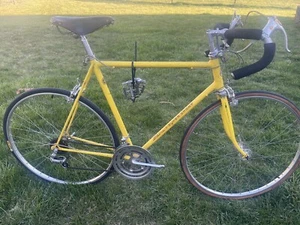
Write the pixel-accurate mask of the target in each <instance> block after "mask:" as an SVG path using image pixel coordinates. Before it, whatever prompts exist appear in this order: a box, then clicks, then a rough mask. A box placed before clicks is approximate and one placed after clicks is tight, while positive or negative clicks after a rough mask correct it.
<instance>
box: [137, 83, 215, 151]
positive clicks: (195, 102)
mask: <svg viewBox="0 0 300 225" xmlns="http://www.w3.org/2000/svg"><path fill="white" fill-rule="evenodd" d="M215 89H216V84H215V82H213V83H212V84H211V85H209V86H208V87H207V88H206V89H205V90H204V91H203V92H201V94H199V95H198V96H197V97H196V98H195V99H194V100H193V101H191V102H190V103H189V104H188V105H187V106H186V107H185V108H184V109H183V110H181V111H180V112H179V113H178V114H177V115H176V116H175V117H174V118H173V119H172V120H170V122H168V123H167V124H166V125H165V126H164V127H163V128H162V129H161V130H160V131H158V132H157V133H156V134H155V135H154V136H153V137H152V138H151V139H149V141H147V143H145V144H144V145H143V148H144V149H148V148H149V147H151V146H152V145H153V144H154V143H155V142H156V141H158V140H159V139H160V138H161V137H162V136H163V135H164V134H165V133H166V132H167V131H168V130H170V129H171V128H172V127H173V126H174V125H175V124H176V123H177V122H178V121H179V120H181V119H182V118H183V117H184V116H185V115H186V114H188V113H189V112H190V111H191V110H192V109H193V108H194V107H195V106H196V105H198V104H199V103H200V102H201V101H202V100H203V99H204V98H205V97H206V96H208V95H209V94H210V93H212V92H213V91H214V90H215Z"/></svg>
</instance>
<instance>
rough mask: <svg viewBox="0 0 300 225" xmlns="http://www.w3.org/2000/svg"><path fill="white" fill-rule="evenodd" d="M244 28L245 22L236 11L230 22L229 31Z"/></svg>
mask: <svg viewBox="0 0 300 225" xmlns="http://www.w3.org/2000/svg"><path fill="white" fill-rule="evenodd" d="M239 25H240V26H241V27H242V26H243V25H244V24H243V22H242V19H241V16H240V15H236V11H234V14H233V16H232V20H231V22H230V25H229V29H233V28H235V27H237V26H239Z"/></svg>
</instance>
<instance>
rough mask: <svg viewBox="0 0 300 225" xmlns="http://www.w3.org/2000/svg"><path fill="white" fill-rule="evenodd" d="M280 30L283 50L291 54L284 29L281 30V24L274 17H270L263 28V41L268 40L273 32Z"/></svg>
mask: <svg viewBox="0 0 300 225" xmlns="http://www.w3.org/2000/svg"><path fill="white" fill-rule="evenodd" d="M275 30H280V31H282V33H283V35H284V39H285V49H286V51H287V52H291V50H290V49H289V47H288V37H287V34H286V31H285V29H284V28H283V26H282V24H281V22H280V21H279V20H278V19H277V18H276V16H270V17H268V23H267V24H266V26H265V27H264V28H263V39H266V40H267V39H269V38H270V36H271V34H272V33H273V31H275Z"/></svg>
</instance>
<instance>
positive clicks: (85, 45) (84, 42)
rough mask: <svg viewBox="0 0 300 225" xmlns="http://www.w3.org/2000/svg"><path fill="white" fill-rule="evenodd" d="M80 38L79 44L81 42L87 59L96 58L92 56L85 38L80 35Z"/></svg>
mask: <svg viewBox="0 0 300 225" xmlns="http://www.w3.org/2000/svg"><path fill="white" fill-rule="evenodd" d="M80 38H81V42H82V44H83V46H84V48H85V51H86V53H87V55H88V56H89V58H90V59H95V58H96V57H95V55H94V53H93V51H92V49H91V46H90V44H89V42H88V40H87V39H86V37H85V36H84V35H81V36H80Z"/></svg>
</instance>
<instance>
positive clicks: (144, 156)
mask: <svg viewBox="0 0 300 225" xmlns="http://www.w3.org/2000/svg"><path fill="white" fill-rule="evenodd" d="M133 160H134V161H136V162H141V163H149V164H154V161H153V159H152V156H151V154H150V153H149V152H148V151H147V150H145V149H143V148H141V147H139V146H134V145H128V146H121V147H120V148H119V149H117V150H116V151H115V154H114V157H113V166H114V169H115V170H116V171H117V172H118V173H119V174H121V175H122V176H124V177H126V178H129V179H133V180H138V179H142V178H145V177H147V176H149V175H150V174H151V172H152V171H153V167H150V166H145V165H136V164H134V163H133Z"/></svg>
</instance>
